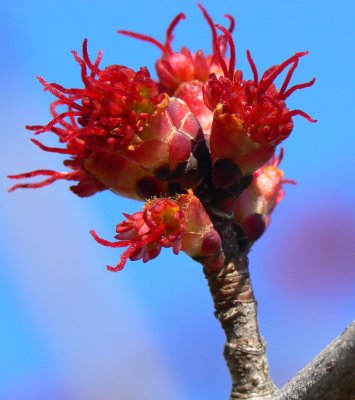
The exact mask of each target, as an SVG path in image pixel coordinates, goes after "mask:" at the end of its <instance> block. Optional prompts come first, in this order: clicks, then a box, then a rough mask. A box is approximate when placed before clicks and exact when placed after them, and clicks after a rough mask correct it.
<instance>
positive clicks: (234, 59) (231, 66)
mask: <svg viewBox="0 0 355 400" xmlns="http://www.w3.org/2000/svg"><path fill="white" fill-rule="evenodd" d="M216 27H217V28H218V29H220V30H221V31H222V32H223V33H224V37H225V38H226V39H227V41H228V44H229V47H230V60H229V71H228V75H227V76H226V78H229V79H231V80H232V79H233V75H234V70H235V65H236V62H237V53H236V50H235V45H234V40H233V38H232V35H231V34H230V32H229V31H228V30H227V29H226V28H225V27H224V26H222V25H219V24H216Z"/></svg>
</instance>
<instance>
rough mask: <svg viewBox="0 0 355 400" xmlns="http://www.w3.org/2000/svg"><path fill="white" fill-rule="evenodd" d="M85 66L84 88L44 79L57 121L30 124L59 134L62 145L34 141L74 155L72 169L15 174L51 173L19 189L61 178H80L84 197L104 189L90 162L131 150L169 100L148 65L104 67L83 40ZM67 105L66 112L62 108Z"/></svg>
mask: <svg viewBox="0 0 355 400" xmlns="http://www.w3.org/2000/svg"><path fill="white" fill-rule="evenodd" d="M73 54H74V57H75V59H76V61H77V62H78V63H79V65H80V67H81V77H82V81H83V83H84V86H85V87H84V88H83V89H66V88H64V87H62V86H60V85H58V84H56V83H47V82H46V81H45V80H44V79H43V78H39V80H40V82H41V83H42V84H43V86H44V88H45V90H48V91H50V92H51V93H52V94H53V95H55V96H56V97H57V98H58V100H56V101H54V102H53V103H52V105H51V113H52V116H53V119H52V121H51V122H49V123H48V124H47V125H36V126H28V127H27V128H28V129H30V130H33V131H35V134H40V133H43V132H49V131H50V132H53V133H55V134H56V135H57V136H58V138H59V141H60V142H61V143H63V144H65V146H66V147H63V148H51V147H47V146H45V145H43V144H42V143H40V142H39V141H38V140H35V139H32V141H33V142H34V143H35V144H36V145H37V146H39V147H40V148H41V149H42V150H45V151H50V152H56V153H60V154H65V155H69V156H71V158H70V159H68V160H66V161H64V164H65V165H66V166H67V167H69V168H70V169H72V170H73V171H72V172H56V171H51V170H37V171H33V172H30V173H25V174H19V175H13V176H10V178H15V179H22V178H29V177H34V176H49V178H48V179H46V180H44V181H42V182H39V183H25V184H17V185H15V186H14V187H13V188H12V190H14V189H17V188H27V187H29V188H37V187H42V186H45V185H48V184H49V183H52V182H53V181H55V180H57V179H66V180H70V181H79V183H78V184H77V185H76V186H73V187H71V189H72V190H73V191H74V192H75V193H76V194H78V195H80V196H83V197H85V196H90V195H92V194H94V193H95V192H96V191H99V190H103V189H105V185H104V184H103V183H102V182H101V179H100V176H95V173H94V171H89V170H88V168H87V167H86V166H85V162H86V160H87V159H88V158H89V157H90V156H92V155H93V154H95V153H102V152H104V153H105V154H112V153H115V152H118V151H122V150H124V149H126V148H127V147H128V146H129V145H130V144H132V143H135V142H136V141H137V140H139V134H140V132H141V131H142V129H143V128H144V126H145V125H146V124H148V123H149V121H150V120H151V119H152V118H153V115H155V113H156V112H157V110H158V109H159V107H160V108H163V109H164V108H166V106H167V100H166V98H165V97H164V96H163V95H160V94H159V92H158V85H157V83H156V82H155V81H154V80H152V79H151V78H150V75H149V72H148V70H147V69H146V68H141V69H140V71H138V72H135V71H133V70H132V69H130V68H128V67H125V66H121V65H112V66H109V67H107V68H105V69H103V70H101V69H100V68H99V64H100V62H101V59H102V53H101V52H100V53H99V56H98V57H97V60H96V61H95V62H94V63H93V62H92V61H91V60H90V58H89V55H88V51H87V40H85V41H84V44H83V58H82V57H80V56H79V55H78V53H77V52H75V51H73ZM63 107H64V110H63Z"/></svg>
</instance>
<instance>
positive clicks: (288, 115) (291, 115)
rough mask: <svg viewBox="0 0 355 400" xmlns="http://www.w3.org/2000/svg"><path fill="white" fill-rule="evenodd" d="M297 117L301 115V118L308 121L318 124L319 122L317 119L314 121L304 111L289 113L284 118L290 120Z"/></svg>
mask: <svg viewBox="0 0 355 400" xmlns="http://www.w3.org/2000/svg"><path fill="white" fill-rule="evenodd" d="M295 115H300V116H301V117H303V118H305V119H306V120H307V121H309V122H317V120H316V119H313V118H312V117H311V116H309V115H308V114H307V113H305V112H304V111H302V110H292V111H289V112H288V113H286V114H285V115H284V117H286V116H287V117H289V118H291V117H294V116H295Z"/></svg>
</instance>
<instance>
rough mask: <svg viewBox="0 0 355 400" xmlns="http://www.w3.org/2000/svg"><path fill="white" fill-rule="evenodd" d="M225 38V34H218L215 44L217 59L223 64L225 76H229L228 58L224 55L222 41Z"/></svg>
mask: <svg viewBox="0 0 355 400" xmlns="http://www.w3.org/2000/svg"><path fill="white" fill-rule="evenodd" d="M224 39H225V37H224V35H221V36H218V38H217V40H216V43H215V45H214V53H215V55H216V57H217V60H218V62H219V65H220V66H221V69H222V71H223V74H224V76H225V77H228V75H229V72H228V67H227V63H226V60H225V59H224V57H223V53H224V52H223V51H222V49H221V48H222V41H223V40H224Z"/></svg>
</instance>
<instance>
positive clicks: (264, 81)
mask: <svg viewBox="0 0 355 400" xmlns="http://www.w3.org/2000/svg"><path fill="white" fill-rule="evenodd" d="M307 54H308V51H303V52H300V53H296V54H294V55H293V56H292V57H290V58H289V59H287V60H286V61H284V62H283V63H282V64H280V65H278V66H276V65H275V67H274V70H273V72H272V73H271V74H270V75H269V76H265V74H264V75H263V77H262V78H261V81H260V84H259V91H265V90H266V89H267V88H268V87H269V86H270V85H271V84H272V83H273V82H274V80H275V79H276V78H277V77H278V76H279V75H280V74H281V72H282V71H284V70H285V68H286V67H287V66H289V65H290V64H291V63H293V62H295V61H296V60H297V59H298V58H300V57H303V56H305V55H307Z"/></svg>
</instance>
